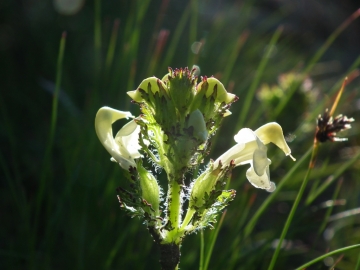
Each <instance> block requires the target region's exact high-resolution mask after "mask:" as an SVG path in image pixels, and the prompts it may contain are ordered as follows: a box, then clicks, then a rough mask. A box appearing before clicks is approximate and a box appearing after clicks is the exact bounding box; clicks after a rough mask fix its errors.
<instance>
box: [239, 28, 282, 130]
mask: <svg viewBox="0 0 360 270" xmlns="http://www.w3.org/2000/svg"><path fill="white" fill-rule="evenodd" d="M283 29H284V27H283V26H279V27H278V28H277V29H276V31H275V33H274V34H273V36H272V38H271V40H270V42H269V45H268V46H267V49H266V51H265V53H264V56H263V58H262V59H261V62H260V64H259V67H258V68H257V69H256V72H255V77H254V79H253V80H252V82H251V85H250V89H249V90H248V92H247V95H246V97H245V101H244V104H243V107H242V110H241V112H240V116H239V120H238V122H237V124H236V130H238V129H239V128H240V127H242V126H243V125H244V122H245V119H246V117H248V113H249V109H250V106H251V103H252V100H253V98H254V95H255V90H256V88H257V87H258V85H259V83H260V79H261V77H262V75H263V72H264V70H265V67H266V65H267V63H268V62H269V59H270V56H271V54H272V52H273V50H274V48H275V45H276V43H277V41H278V39H279V37H280V35H281V33H282V31H283Z"/></svg>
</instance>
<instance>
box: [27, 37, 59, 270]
mask: <svg viewBox="0 0 360 270" xmlns="http://www.w3.org/2000/svg"><path fill="white" fill-rule="evenodd" d="M65 43H66V32H63V33H62V35H61V39H60V46H59V53H58V59H57V65H56V79H55V90H54V95H53V102H52V111H51V122H50V132H49V138H48V142H47V144H46V150H45V154H44V159H43V165H42V169H41V175H40V179H39V189H38V193H37V196H36V204H35V214H34V225H33V234H32V241H31V246H32V251H33V252H34V253H35V249H36V247H35V245H36V240H37V235H38V232H37V230H38V221H39V215H40V211H41V209H42V203H43V200H44V196H45V190H46V187H47V186H49V185H51V180H52V174H51V173H49V172H50V167H51V166H52V162H51V161H52V158H51V155H52V150H53V144H54V138H55V129H56V123H57V113H58V101H59V92H60V84H61V78H62V70H63V59H64V52H65ZM35 257H36V255H35V254H32V256H31V260H32V261H33V263H35V261H36V258H35ZM33 267H35V265H33Z"/></svg>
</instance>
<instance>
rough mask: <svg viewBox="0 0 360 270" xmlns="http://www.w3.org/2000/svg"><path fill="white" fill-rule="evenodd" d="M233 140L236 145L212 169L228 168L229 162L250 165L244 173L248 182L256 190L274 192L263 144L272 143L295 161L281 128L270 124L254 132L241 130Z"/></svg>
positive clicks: (265, 148) (268, 161) (268, 162)
mask: <svg viewBox="0 0 360 270" xmlns="http://www.w3.org/2000/svg"><path fill="white" fill-rule="evenodd" d="M234 139H235V141H236V143H237V144H236V145H234V146H233V147H232V148H230V149H229V150H228V151H226V152H225V153H224V154H223V155H221V156H220V157H219V158H217V159H216V160H215V162H214V163H213V166H214V168H216V167H218V166H219V165H220V164H221V166H222V167H226V166H229V165H230V163H231V162H233V163H234V164H235V166H239V165H244V164H250V168H249V169H248V170H247V172H246V177H247V179H248V180H249V182H250V183H251V184H252V185H253V186H255V187H257V188H262V189H266V190H268V191H273V190H275V184H274V183H272V182H271V181H270V171H269V165H270V164H271V160H270V159H268V158H267V147H266V146H265V144H268V143H270V142H272V143H274V144H275V145H276V146H278V147H279V148H280V149H281V150H283V152H284V153H285V154H286V155H288V156H290V157H291V158H292V159H293V160H295V159H294V158H293V157H292V156H291V150H290V148H289V146H288V145H287V143H286V141H285V138H284V135H283V132H282V128H281V126H280V125H279V124H278V123H275V122H272V123H268V124H265V125H263V126H261V127H260V128H258V129H257V130H255V131H252V130H251V129H249V128H243V129H241V130H240V131H239V132H238V133H237V134H236V135H235V136H234Z"/></svg>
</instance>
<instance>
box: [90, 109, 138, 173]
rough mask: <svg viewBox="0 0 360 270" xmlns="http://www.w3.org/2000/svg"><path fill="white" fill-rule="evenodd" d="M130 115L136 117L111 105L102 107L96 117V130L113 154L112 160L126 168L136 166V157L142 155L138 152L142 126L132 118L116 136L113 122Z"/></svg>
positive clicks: (103, 143) (101, 140) (104, 144)
mask: <svg viewBox="0 0 360 270" xmlns="http://www.w3.org/2000/svg"><path fill="white" fill-rule="evenodd" d="M130 117H131V118H133V117H134V116H133V115H132V114H131V113H130V112H123V111H118V110H115V109H112V108H109V107H102V108H100V109H99V111H98V112H97V114H96V117H95V130H96V134H97V136H98V138H99V140H100V142H101V143H102V145H103V146H104V147H105V149H106V150H107V151H108V152H109V154H110V155H111V156H112V158H111V160H112V161H115V162H118V163H119V164H120V166H121V167H122V168H123V169H125V170H128V169H129V168H130V167H134V168H135V167H136V163H135V160H134V159H136V158H139V157H140V156H141V155H140V153H139V152H138V150H139V149H140V148H141V147H140V145H139V143H138V137H139V132H140V127H139V126H138V125H137V124H136V123H135V121H134V120H132V121H130V122H129V123H127V124H126V125H125V126H123V127H122V128H121V129H120V130H119V131H118V133H117V134H116V136H115V138H114V136H113V132H112V124H113V123H114V122H115V121H117V120H119V119H123V118H126V119H128V118H130Z"/></svg>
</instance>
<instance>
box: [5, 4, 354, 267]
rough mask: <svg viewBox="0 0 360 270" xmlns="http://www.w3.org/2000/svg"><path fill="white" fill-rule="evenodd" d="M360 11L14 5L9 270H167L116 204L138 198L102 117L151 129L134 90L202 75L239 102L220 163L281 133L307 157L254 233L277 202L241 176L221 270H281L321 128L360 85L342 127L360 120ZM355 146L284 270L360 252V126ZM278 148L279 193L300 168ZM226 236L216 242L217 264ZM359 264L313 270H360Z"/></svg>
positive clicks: (335, 160) (321, 170) (327, 163)
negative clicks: (250, 143) (256, 132)
mask: <svg viewBox="0 0 360 270" xmlns="http://www.w3.org/2000/svg"><path fill="white" fill-rule="evenodd" d="M357 8H359V6H358V3H357V1H351V0H346V1H341V2H340V1H325V0H323V1H307V0H306V1H286V0H280V1H275V0H263V1H252V0H249V1H215V0H213V1H211V0H207V1H206V0H198V1H195V0H194V1H174V0H168V1H166V0H163V1H160V0H158V1H155V0H153V1H150V0H136V1H135V0H134V1H126V0H122V1H101V0H95V1H85V0H76V1H75V0H74V1H66V0H53V1H42V0H37V1H36V0H35V1H12V0H3V1H1V3H0V68H1V73H0V74H1V75H0V76H1V80H0V89H1V95H0V142H1V149H0V165H1V174H0V175H1V178H0V185H1V189H0V192H1V194H0V198H1V204H0V213H1V214H0V216H1V228H2V229H1V230H0V268H2V269H129V268H132V269H152V268H154V269H157V268H159V267H160V265H159V263H158V260H159V254H158V249H157V247H156V246H155V245H154V243H153V241H152V239H151V237H150V235H149V233H148V232H147V230H146V227H145V226H144V225H142V224H141V221H139V220H137V219H131V218H129V217H127V216H125V214H124V213H123V212H122V211H120V209H119V205H118V202H117V199H116V191H115V189H116V187H118V186H126V185H127V183H126V181H125V179H124V178H123V177H122V170H121V169H120V168H119V166H117V165H116V164H115V163H112V162H109V158H110V157H109V155H108V153H106V151H105V150H104V149H103V147H102V146H101V144H100V143H99V141H98V139H97V137H96V134H95V131H94V117H95V113H96V111H97V110H98V109H99V108H100V107H101V106H104V105H107V106H110V107H113V108H117V109H119V110H131V111H132V112H133V114H137V113H138V112H139V109H138V107H137V106H134V105H132V104H131V103H130V98H128V97H127V95H126V94H125V93H126V91H128V90H132V89H135V88H136V87H137V86H138V84H139V83H140V82H141V80H142V79H144V78H146V77H149V76H153V75H154V76H157V77H159V78H162V76H163V75H164V74H166V73H167V67H168V66H171V67H173V68H178V67H185V66H189V67H191V66H192V65H194V64H196V65H198V66H199V67H200V69H201V75H206V76H211V75H214V76H216V77H217V78H218V79H220V80H221V81H222V82H223V83H224V85H225V86H226V88H227V89H228V90H229V91H231V92H233V93H235V94H236V95H238V96H239V98H240V99H239V101H238V102H236V103H235V104H233V107H232V108H231V111H232V112H233V115H232V116H231V117H228V118H227V119H225V120H224V124H223V127H222V129H221V131H220V132H219V133H218V134H217V136H216V137H215V138H214V139H215V140H214V144H213V147H212V152H211V154H210V157H212V158H216V157H218V156H219V155H220V154H221V153H223V152H224V151H225V150H227V149H228V148H229V147H230V146H232V145H233V142H232V141H231V140H232V139H231V138H232V136H233V135H234V134H235V133H236V132H237V131H238V129H239V128H241V127H244V126H246V127H250V128H253V129H256V128H257V127H258V126H260V125H262V124H264V123H266V122H269V121H277V122H278V123H280V124H281V125H282V127H283V130H284V133H285V135H286V136H287V138H288V141H289V145H290V147H291V149H292V152H293V155H294V156H295V157H296V158H297V159H298V161H297V162H299V160H301V158H302V157H303V158H304V162H302V163H300V164H299V165H298V167H297V168H296V171H294V172H293V173H291V175H290V176H289V177H290V179H289V181H287V182H286V183H285V184H284V185H283V187H282V188H281V190H279V192H278V193H277V194H276V196H274V198H272V199H271V202H270V203H269V206H268V207H267V209H265V210H264V212H263V213H262V214H261V215H259V217H258V219H255V220H253V222H250V221H251V218H253V217H254V214H255V213H256V211H257V210H258V209H259V207H261V206H262V205H263V202H264V201H265V200H266V199H267V198H269V196H270V194H269V193H267V192H264V191H262V190H257V189H255V188H253V187H251V186H250V184H249V183H248V182H247V181H246V178H245V170H246V169H247V168H237V169H236V170H234V172H233V178H232V182H231V183H230V187H231V188H233V189H236V190H237V197H236V199H235V201H234V202H232V203H231V205H230V206H229V207H228V208H227V212H226V215H225V216H224V221H223V223H222V226H221V228H219V231H218V233H219V234H218V237H217V239H216V242H215V245H214V250H213V253H212V255H211V260H210V264H209V269H266V268H267V265H268V264H269V261H270V259H271V256H272V254H273V251H274V246H275V245H276V239H278V237H279V236H280V233H281V230H282V227H283V225H284V223H285V220H286V217H287V215H288V213H289V210H290V208H291V205H292V202H293V201H294V198H295V196H296V192H297V190H298V189H299V186H300V182H301V180H302V179H303V177H304V174H305V172H306V169H307V165H308V159H309V157H308V156H305V155H306V152H307V149H309V148H310V147H311V145H312V142H313V134H314V130H315V119H316V117H317V115H318V114H319V113H321V112H323V111H324V109H325V108H327V107H328V108H330V107H331V104H332V101H333V97H334V94H335V93H336V91H337V90H338V89H339V87H340V84H341V82H342V80H343V79H344V77H345V76H347V75H350V78H352V77H354V79H353V80H352V81H351V82H350V83H349V85H348V86H347V88H346V90H345V94H344V96H343V98H342V100H341V102H340V105H339V108H338V110H337V113H343V114H346V115H347V116H349V117H354V118H355V119H356V120H358V119H360V117H359V115H360V112H359V110H360V95H359V82H360V80H359V78H356V75H357V71H356V68H358V66H359V64H360V35H359V33H360V20H355V21H353V22H351V23H350V24H349V25H347V26H346V27H344V29H343V31H341V32H339V33H338V34H336V31H335V30H336V29H337V27H338V26H339V25H341V24H342V23H343V22H344V21H345V20H346V19H347V18H349V17H350V15H351V14H352V13H353V12H355V11H356V9H357ZM64 31H65V32H66V34H63V33H64ZM334 33H335V34H336V35H335V36H333V37H334V40H329V39H328V38H329V37H330V36H331V34H334ZM62 36H63V37H64V38H63V40H62V42H63V46H64V48H65V50H64V55H63V58H61V57H60V58H59V46H60V38H61V37H62ZM65 37H66V38H65ZM321 48H323V49H324V50H323V51H322V50H321ZM316 55H318V56H319V58H318V59H317V58H316V57H315V58H314V56H316ZM58 58H59V59H60V60H61V59H62V62H61V61H60V62H59V60H58ZM312 60H314V61H312ZM54 97H55V99H54ZM54 112H56V114H54ZM121 124H123V123H120V126H121ZM341 135H342V136H345V137H349V141H348V142H345V143H327V144H324V145H322V146H321V147H320V152H319V156H318V159H317V165H316V167H315V169H314V171H313V173H312V177H311V179H310V182H309V185H308V188H307V190H306V193H305V196H304V198H303V200H302V202H301V203H300V206H299V209H298V211H297V214H296V216H295V219H294V220H293V222H292V225H291V227H290V230H289V232H288V234H287V237H286V241H285V246H284V248H283V249H282V250H281V253H280V257H279V259H278V261H277V264H276V268H275V269H293V268H295V267H297V266H299V265H301V264H303V263H305V262H307V261H310V260H311V259H313V258H315V257H317V256H319V255H322V254H324V253H325V252H327V251H329V250H334V249H337V248H341V247H344V246H348V245H353V244H357V243H359V242H360V230H359V228H360V217H359V216H358V213H359V212H360V210H359V209H360V208H359V204H360V197H359V194H360V182H359V180H360V179H359V172H360V163H359V158H358V153H359V147H358V145H359V143H360V141H359V124H358V122H355V123H354V124H353V128H352V129H351V130H349V131H348V132H344V133H343V134H341ZM269 148H270V149H269V157H270V158H271V159H272V165H271V168H270V170H271V174H272V175H271V178H272V180H273V181H274V182H275V183H276V184H277V185H278V186H279V183H281V180H282V179H284V176H286V174H287V173H288V172H289V170H290V169H291V168H293V167H294V166H295V165H296V163H293V162H292V161H291V160H290V159H285V158H284V157H283V155H282V152H281V151H277V150H276V149H275V147H271V146H270V147H269ZM322 187H324V191H323V192H320V191H322ZM346 211H350V212H346ZM249 222H250V223H249ZM215 232H217V231H216V230H206V231H205V232H204V238H205V250H208V249H209V246H210V245H209V243H210V242H211V239H212V237H213V235H214V233H215ZM274 243H275V244H274ZM199 249H200V234H194V235H191V236H189V237H187V238H186V239H185V240H184V243H183V246H182V257H181V265H180V267H181V268H182V269H197V268H198V264H199V256H200V255H199V254H200V252H199ZM205 253H206V254H208V253H207V251H205ZM359 254H360V251H359V250H358V249H356V250H352V251H349V252H346V253H344V256H343V257H341V256H340V254H339V255H338V256H333V257H331V258H328V259H326V260H324V261H322V262H320V263H318V264H316V265H314V266H313V268H309V269H328V268H329V267H331V266H332V265H333V264H335V263H337V265H336V267H335V268H336V269H354V268H355V266H356V264H357V263H358V260H359ZM338 259H340V260H339V261H338V262H337V260H338Z"/></svg>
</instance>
